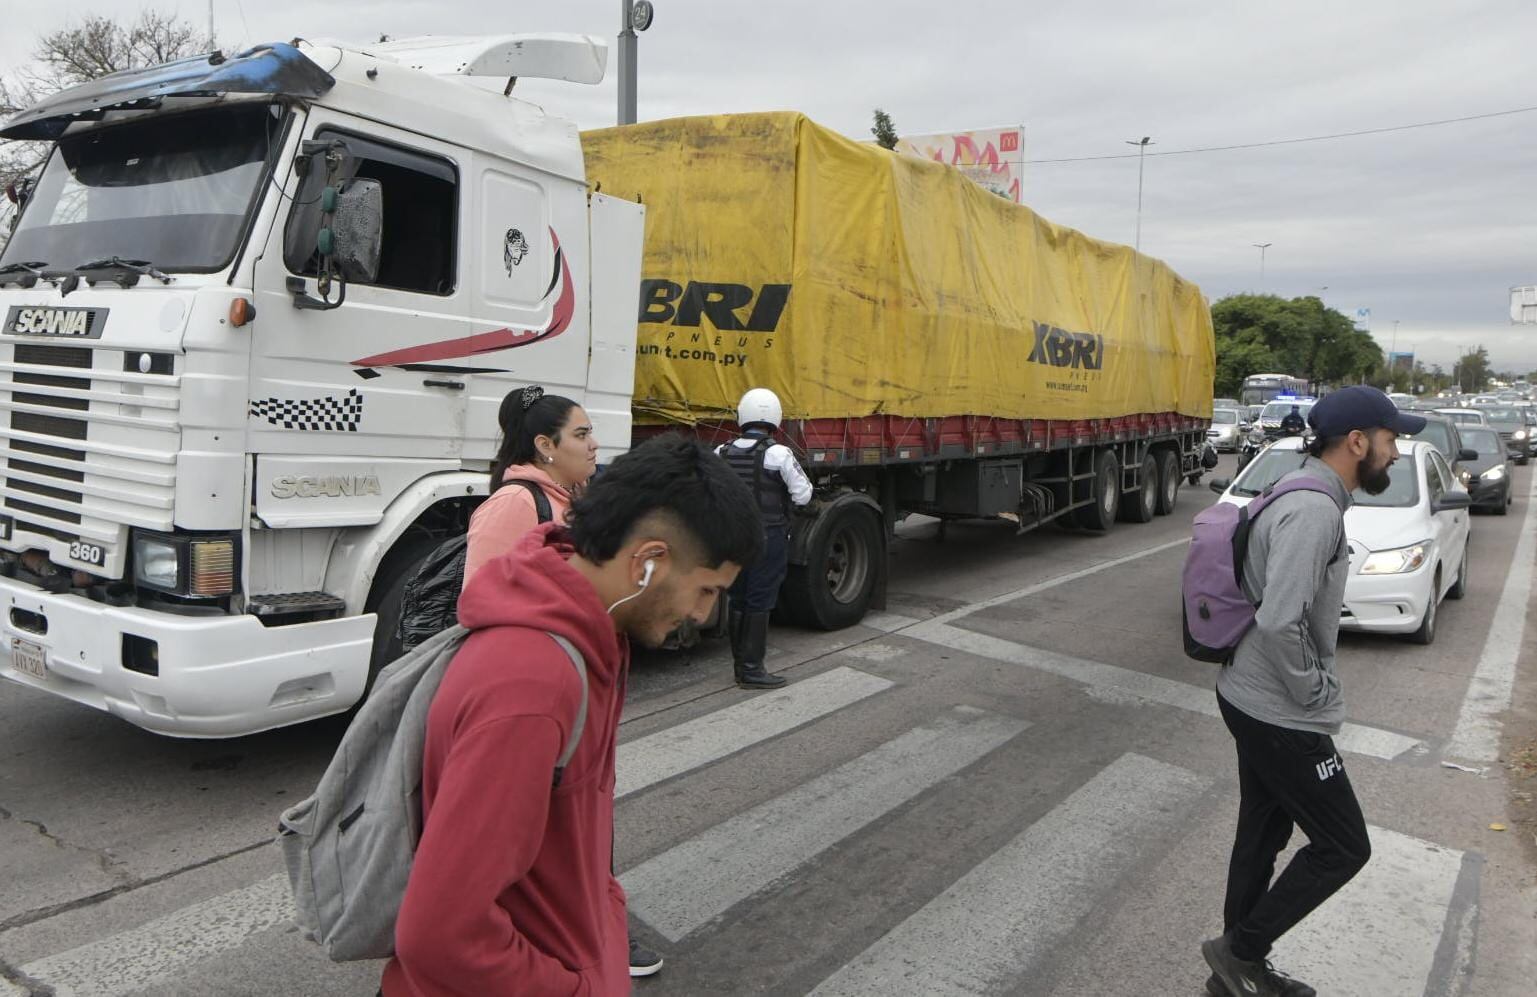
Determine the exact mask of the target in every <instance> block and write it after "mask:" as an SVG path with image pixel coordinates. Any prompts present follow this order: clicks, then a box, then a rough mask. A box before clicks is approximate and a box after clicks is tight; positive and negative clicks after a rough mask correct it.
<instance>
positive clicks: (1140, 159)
mask: <svg viewBox="0 0 1537 997" xmlns="http://www.w3.org/2000/svg"><path fill="white" fill-rule="evenodd" d="M1126 144H1127V145H1134V146H1136V147H1137V241H1136V243H1135V244H1134V245H1133V246H1132V248H1133V249H1135V250H1136V251H1137V252H1139V253H1140V252H1142V164H1143V163H1144V162H1146V160H1147V147H1148V146H1150V145H1157V144H1158V143H1157V142H1154V141H1153V140H1152V139H1151V138H1150V137H1148V136H1146V135H1144V136H1142V138H1141V140H1140V141H1135V142H1134V141H1131V140H1127V142H1126Z"/></svg>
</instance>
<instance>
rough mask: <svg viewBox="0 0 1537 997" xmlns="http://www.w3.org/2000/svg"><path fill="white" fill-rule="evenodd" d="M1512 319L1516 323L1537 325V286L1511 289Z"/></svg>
mask: <svg viewBox="0 0 1537 997" xmlns="http://www.w3.org/2000/svg"><path fill="white" fill-rule="evenodd" d="M1510 321H1511V322H1513V323H1515V324H1516V325H1537V286H1534V285H1530V284H1528V285H1527V286H1526V287H1513V288H1511V289H1510Z"/></svg>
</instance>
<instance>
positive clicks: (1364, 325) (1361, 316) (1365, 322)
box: [1351, 308, 1372, 332]
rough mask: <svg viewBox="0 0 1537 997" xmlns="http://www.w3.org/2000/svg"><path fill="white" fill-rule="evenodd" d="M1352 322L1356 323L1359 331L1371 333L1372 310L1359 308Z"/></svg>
mask: <svg viewBox="0 0 1537 997" xmlns="http://www.w3.org/2000/svg"><path fill="white" fill-rule="evenodd" d="M1351 321H1352V322H1354V323H1355V327H1356V329H1357V330H1358V331H1360V332H1371V331H1372V310H1371V309H1370V308H1357V309H1356V311H1355V314H1354V315H1353V316H1351Z"/></svg>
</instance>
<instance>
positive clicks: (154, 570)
mask: <svg viewBox="0 0 1537 997" xmlns="http://www.w3.org/2000/svg"><path fill="white" fill-rule="evenodd" d="M133 580H134V582H135V583H136V584H138V585H142V586H144V587H145V588H151V589H156V590H158V591H161V592H167V593H170V594H171V595H185V596H193V597H195V598H205V599H209V598H217V597H218V596H224V595H229V594H230V593H232V592H234V591H235V540H234V538H233V537H228V536H222V537H181V536H173V535H168V534H164V533H139V532H135V533H134V538H133Z"/></svg>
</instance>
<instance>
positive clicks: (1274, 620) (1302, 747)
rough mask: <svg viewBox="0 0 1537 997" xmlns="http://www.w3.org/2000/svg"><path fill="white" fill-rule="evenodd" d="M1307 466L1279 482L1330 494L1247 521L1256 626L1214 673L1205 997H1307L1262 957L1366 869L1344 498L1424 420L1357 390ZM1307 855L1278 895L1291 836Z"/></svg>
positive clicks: (1292, 497)
mask: <svg viewBox="0 0 1537 997" xmlns="http://www.w3.org/2000/svg"><path fill="white" fill-rule="evenodd" d="M1308 423H1309V425H1310V426H1311V428H1312V437H1311V439H1310V440H1309V442H1308V446H1307V457H1306V458H1304V459H1303V460H1302V461H1301V463H1300V466H1299V467H1298V469H1297V470H1295V471H1291V472H1289V473H1288V474H1286V475H1283V476H1282V478H1281V479H1280V480H1281V481H1286V480H1289V479H1291V478H1294V477H1307V478H1311V479H1313V480H1315V481H1318V482H1320V483H1322V484H1323V486H1324V488H1325V490H1326V491H1327V493H1328V494H1324V493H1321V492H1317V491H1293V492H1288V493H1287V494H1285V495H1282V496H1279V497H1278V498H1276V499H1275V501H1274V502H1272V503H1271V504H1270V505H1268V506H1267V507H1266V508H1265V510H1264V512H1263V513H1262V514H1261V515H1260V516H1259V517H1258V518H1257V519H1255V521H1254V526H1253V529H1252V531H1251V533H1250V535H1249V548H1248V555H1247V557H1246V558H1245V561H1244V565H1243V574H1244V578H1243V583H1244V589H1245V591H1246V594H1247V595H1248V596H1249V598H1250V600H1251V601H1253V602H1254V603H1255V604H1256V606H1257V609H1256V612H1255V618H1254V626H1253V627H1252V628H1251V629H1250V630H1249V632H1248V633H1247V634H1245V635H1244V638H1243V640H1242V641H1241V642H1240V643H1239V645H1238V648H1237V650H1236V651H1235V652H1234V654H1233V660H1232V662H1231V663H1230V664H1228V665H1227V666H1226V667H1224V668H1223V669H1222V671H1221V673H1220V674H1219V675H1218V676H1217V705H1218V707H1220V709H1221V711H1222V718H1223V720H1224V721H1226V723H1227V726H1228V730H1229V731H1230V732H1231V733H1232V735H1233V740H1234V742H1235V743H1236V745H1237V748H1238V792H1239V804H1238V831H1237V833H1236V835H1235V836H1234V841H1233V854H1232V858H1231V859H1230V861H1229V864H1228V882H1227V898H1226V902H1225V903H1224V907H1223V928H1224V933H1223V934H1222V936H1221V937H1219V938H1214V939H1211V940H1210V941H1207V942H1203V943H1202V945H1201V954H1202V955H1203V956H1204V957H1205V958H1206V961H1207V963H1208V964H1209V965H1210V966H1211V968H1212V977H1211V979H1209V980H1207V982H1206V989H1207V991H1208V992H1209V993H1210V994H1211V995H1212V997H1315V991H1314V990H1313V988H1312V987H1310V986H1308V985H1307V984H1305V983H1302V982H1300V981H1298V980H1294V979H1291V978H1290V977H1288V976H1286V975H1284V974H1282V973H1280V972H1277V971H1276V970H1275V969H1274V968H1272V967H1271V966H1270V964H1269V962H1268V961H1267V959H1266V956H1268V955H1269V953H1270V948H1271V946H1272V945H1273V944H1274V943H1275V941H1276V939H1278V938H1280V937H1281V936H1282V935H1283V934H1285V933H1286V932H1287V931H1288V930H1290V929H1291V928H1292V926H1294V925H1295V924H1296V923H1297V922H1298V921H1301V920H1302V919H1303V918H1304V917H1306V916H1307V915H1308V914H1309V913H1311V912H1312V911H1313V910H1314V908H1316V907H1317V906H1318V905H1319V904H1321V903H1323V902H1324V901H1325V900H1327V899H1328V898H1329V897H1330V896H1332V895H1333V894H1334V892H1335V891H1336V890H1338V889H1339V888H1340V887H1342V886H1344V885H1345V884H1346V883H1347V882H1349V881H1350V879H1351V877H1352V876H1354V875H1355V874H1356V873H1357V872H1359V871H1360V870H1361V868H1362V867H1363V866H1365V865H1366V861H1367V859H1368V858H1369V857H1370V856H1371V842H1370V841H1369V840H1368V838H1367V834H1366V820H1365V818H1364V817H1363V816H1362V814H1361V805H1360V804H1359V803H1358V802H1357V801H1356V796H1355V792H1354V790H1352V789H1351V787H1350V779H1349V778H1348V777H1347V776H1346V774H1345V763H1344V761H1343V760H1342V759H1341V758H1340V756H1339V753H1338V752H1337V751H1336V750H1335V748H1334V739H1333V735H1335V734H1338V733H1339V730H1340V726H1341V724H1343V722H1344V719H1345V701H1344V697H1343V695H1342V693H1341V691H1340V682H1339V678H1338V676H1336V675H1335V671H1334V648H1335V643H1336V641H1337V639H1338V637H1339V626H1340V606H1341V605H1342V604H1343V601H1344V595H1345V578H1346V576H1347V575H1348V574H1349V572H1350V558H1349V556H1348V548H1347V546H1346V542H1345V528H1344V520H1343V515H1344V511H1345V510H1346V509H1348V508H1349V507H1350V501H1351V500H1350V493H1351V492H1353V491H1355V490H1356V489H1357V488H1360V489H1361V490H1362V491H1364V492H1366V493H1367V494H1369V495H1379V494H1381V493H1382V492H1384V491H1386V490H1387V487H1388V469H1389V468H1390V467H1392V465H1393V462H1394V461H1396V460H1397V459H1398V446H1397V443H1396V442H1395V441H1396V437H1397V436H1398V435H1399V434H1410V435H1412V434H1413V433H1417V432H1419V431H1420V430H1421V429H1424V428H1425V420H1424V419H1423V418H1421V417H1419V416H1416V415H1410V414H1409V413H1406V412H1400V411H1399V410H1398V409H1397V408H1396V407H1395V406H1394V405H1393V403H1392V402H1391V401H1390V400H1389V399H1388V396H1387V395H1385V394H1383V393H1382V392H1381V391H1378V390H1377V389H1376V388H1371V387H1366V386H1364V385H1354V386H1351V387H1348V388H1343V389H1341V390H1339V391H1336V392H1334V393H1332V394H1329V395H1326V396H1325V397H1324V398H1323V399H1321V400H1320V401H1319V402H1318V404H1317V405H1315V406H1314V407H1313V410H1312V411H1311V412H1309V413H1308ZM1294 826H1295V827H1300V828H1302V831H1303V833H1304V834H1306V835H1307V838H1308V844H1307V845H1306V846H1305V847H1304V848H1302V849H1301V850H1299V851H1298V852H1297V854H1296V856H1295V857H1293V859H1292V861H1291V863H1290V864H1289V865H1288V866H1287V867H1286V869H1285V870H1284V871H1283V872H1282V873H1281V875H1280V877H1279V878H1277V879H1276V880H1275V882H1274V884H1272V883H1271V875H1272V874H1273V873H1274V871H1275V860H1276V856H1277V855H1279V854H1280V852H1281V849H1283V848H1285V847H1286V842H1287V840H1288V839H1289V838H1290V837H1291V833H1292V828H1293V827H1294Z"/></svg>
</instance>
